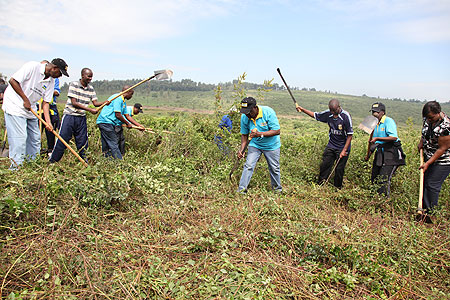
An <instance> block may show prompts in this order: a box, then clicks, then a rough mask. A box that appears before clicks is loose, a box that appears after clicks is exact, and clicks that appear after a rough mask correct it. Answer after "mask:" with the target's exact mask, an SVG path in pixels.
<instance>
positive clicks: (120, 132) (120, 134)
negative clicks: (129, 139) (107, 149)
mask: <svg viewBox="0 0 450 300" xmlns="http://www.w3.org/2000/svg"><path fill="white" fill-rule="evenodd" d="M115 130H116V134H117V136H118V138H119V150H120V153H122V156H124V155H125V135H124V133H123V127H122V126H116V127H115Z"/></svg>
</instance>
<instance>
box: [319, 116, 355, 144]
mask: <svg viewBox="0 0 450 300" xmlns="http://www.w3.org/2000/svg"><path fill="white" fill-rule="evenodd" d="M314 118H315V119H316V120H317V121H320V122H324V123H327V124H328V126H329V127H330V131H329V133H328V135H329V137H330V139H329V141H328V145H327V146H328V147H330V148H333V149H337V150H342V149H343V148H344V146H345V142H346V141H347V136H348V135H352V134H353V128H352V117H350V114H349V113H348V112H346V111H345V110H343V109H342V110H341V112H340V113H339V115H338V117H337V118H335V117H334V116H333V114H332V113H331V112H330V110H329V109H327V110H325V111H323V112H320V113H318V112H315V113H314ZM348 151H350V146H349V147H348Z"/></svg>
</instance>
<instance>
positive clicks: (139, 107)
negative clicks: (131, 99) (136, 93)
mask: <svg viewBox="0 0 450 300" xmlns="http://www.w3.org/2000/svg"><path fill="white" fill-rule="evenodd" d="M134 107H136V108H137V110H138V112H140V113H143V112H144V111H143V110H142V104H140V103H135V104H134Z"/></svg>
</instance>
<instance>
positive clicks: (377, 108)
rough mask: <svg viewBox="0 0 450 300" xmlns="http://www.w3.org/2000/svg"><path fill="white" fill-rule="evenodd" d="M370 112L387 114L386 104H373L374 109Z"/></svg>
mask: <svg viewBox="0 0 450 300" xmlns="http://www.w3.org/2000/svg"><path fill="white" fill-rule="evenodd" d="M370 111H376V112H380V111H384V112H386V106H384V104H383V103H381V102H375V103H374V104H372V109H371V110H370Z"/></svg>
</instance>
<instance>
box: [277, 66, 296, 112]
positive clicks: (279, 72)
mask: <svg viewBox="0 0 450 300" xmlns="http://www.w3.org/2000/svg"><path fill="white" fill-rule="evenodd" d="M277 72H278V74H280V77H281V80H283V83H284V85H285V86H286V88H287V90H288V92H289V95H291V98H292V100H293V101H294V103H295V108H297V107H299V105H298V103H297V101H296V100H295V98H294V95H292V92H291V89H290V88H289V86H288V84H287V83H286V80H284V77H283V75H281V70H280V68H277Z"/></svg>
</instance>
